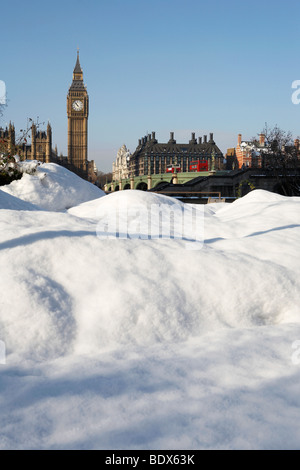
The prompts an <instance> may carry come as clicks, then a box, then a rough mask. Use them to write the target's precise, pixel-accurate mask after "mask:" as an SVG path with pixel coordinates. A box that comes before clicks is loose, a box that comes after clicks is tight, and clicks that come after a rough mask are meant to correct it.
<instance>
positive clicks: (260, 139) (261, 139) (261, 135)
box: [259, 134, 266, 147]
mask: <svg viewBox="0 0 300 470" xmlns="http://www.w3.org/2000/svg"><path fill="white" fill-rule="evenodd" d="M265 138H266V136H265V134H259V145H260V146H261V147H264V146H265Z"/></svg>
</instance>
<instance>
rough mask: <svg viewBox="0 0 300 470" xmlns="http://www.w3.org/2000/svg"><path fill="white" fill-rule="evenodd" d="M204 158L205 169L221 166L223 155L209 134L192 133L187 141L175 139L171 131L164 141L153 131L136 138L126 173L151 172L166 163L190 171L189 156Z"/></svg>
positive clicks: (159, 170) (162, 168) (161, 168)
mask: <svg viewBox="0 0 300 470" xmlns="http://www.w3.org/2000/svg"><path fill="white" fill-rule="evenodd" d="M199 159H201V160H207V161H208V171H211V170H213V169H214V170H222V169H223V168H224V157H223V154H222V152H221V150H220V149H219V148H218V146H217V145H216V143H215V142H214V138H213V134H212V133H211V134H210V138H209V140H208V139H207V135H204V137H203V140H202V137H199V138H198V140H197V139H196V137H195V133H192V135H191V139H190V141H189V143H185V144H181V143H177V142H176V140H175V138H174V132H171V133H170V139H169V141H168V142H166V143H159V142H158V141H157V140H156V137H155V132H152V135H151V134H148V135H147V136H145V137H142V138H141V139H139V141H138V146H137V148H136V150H135V152H134V153H133V154H132V155H131V157H130V162H129V173H130V176H140V175H152V174H160V173H166V171H167V167H168V165H175V164H176V165H178V166H179V167H180V171H181V172H188V171H190V163H191V162H192V161H193V160H199Z"/></svg>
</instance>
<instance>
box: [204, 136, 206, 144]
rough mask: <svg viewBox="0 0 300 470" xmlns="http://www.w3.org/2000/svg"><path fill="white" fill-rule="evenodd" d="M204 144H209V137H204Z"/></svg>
mask: <svg viewBox="0 0 300 470" xmlns="http://www.w3.org/2000/svg"><path fill="white" fill-rule="evenodd" d="M204 143H205V144H207V135H205V136H204Z"/></svg>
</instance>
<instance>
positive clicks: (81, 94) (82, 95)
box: [67, 51, 89, 177]
mask: <svg viewBox="0 0 300 470" xmlns="http://www.w3.org/2000/svg"><path fill="white" fill-rule="evenodd" d="M67 115H68V162H69V163H70V164H71V165H73V166H74V167H75V168H76V169H77V170H78V172H79V174H80V175H82V176H84V177H86V176H87V169H88V164H87V160H88V155H87V143H88V115H89V96H88V93H87V90H86V87H85V85H84V83H83V73H82V69H81V66H80V62H79V51H77V61H76V65H75V68H74V71H73V81H72V84H71V86H70V88H69V92H68V96H67Z"/></svg>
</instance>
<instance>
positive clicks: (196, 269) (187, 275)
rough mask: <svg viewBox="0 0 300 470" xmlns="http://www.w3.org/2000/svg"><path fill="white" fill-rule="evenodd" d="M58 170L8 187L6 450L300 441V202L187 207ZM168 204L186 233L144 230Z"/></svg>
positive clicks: (2, 246)
mask: <svg viewBox="0 0 300 470" xmlns="http://www.w3.org/2000/svg"><path fill="white" fill-rule="evenodd" d="M48 168H49V167H48ZM62 170H63V172H64V174H63V175H62V174H61V172H62ZM41 171H43V168H41ZM48 171H49V173H47V172H46V171H45V173H46V175H47V176H46V180H47V178H48V179H49V181H51V183H49V182H47V184H43V183H41V180H40V178H39V177H37V176H34V175H33V176H32V175H25V179H23V178H22V180H20V181H19V182H15V183H12V184H11V185H9V186H6V187H2V188H0V224H1V231H0V264H1V284H2V289H1V298H0V340H1V341H2V343H1V344H2V346H3V345H4V344H5V347H6V356H5V358H6V363H5V364H0V381H1V382H0V383H1V392H2V393H1V398H0V448H1V449H13V448H14V449H194V450H195V449H299V448H300V427H299V420H300V395H299V381H300V380H299V379H300V263H299V257H300V255H299V248H300V244H299V235H300V199H299V198H285V197H283V196H279V195H276V194H273V193H268V192H266V191H260V190H256V191H252V192H251V193H250V194H248V195H247V196H245V197H244V198H242V199H240V200H237V201H236V202H234V203H232V204H210V205H206V206H194V207H192V206H189V208H187V206H184V205H183V204H181V203H180V202H178V201H175V200H173V199H170V198H168V197H165V196H158V195H154V194H150V193H144V192H140V191H123V192H122V191H121V192H118V193H113V194H110V195H107V196H103V193H101V192H99V196H98V197H97V195H96V193H95V190H97V191H100V190H98V189H97V188H95V187H93V186H92V185H88V183H85V182H82V180H78V179H77V180H76V179H74V180H73V181H71V180H69V182H68V184H69V186H66V183H64V184H62V185H61V186H60V185H59V179H60V178H62V180H64V178H65V177H67V178H68V175H67V173H65V172H66V171H67V170H64V169H60V168H57V167H56V166H55V167H52V168H51V167H50V168H49V170H48ZM37 178H38V179H39V181H37ZM83 183H84V186H85V189H84V190H83V189H82V188H83V187H82V185H83ZM62 186H64V187H62ZM26 188H28V192H26V191H27V189H26ZM49 188H50V189H49ZM66 188H69V189H68V190H67V189H66ZM68 191H69V192H70V195H76V198H75V196H74V201H75V203H74V204H73V203H72V197H70V199H68V197H67V195H68ZM60 193H61V197H59V194H60ZM95 195H96V197H95ZM63 200H64V203H63V204H62V201H63ZM158 206H159V207H160V208H161V212H162V217H161V221H162V224H164V223H165V224H168V223H169V221H170V217H169V216H170V214H169V209H170V207H171V208H174V209H175V210H176V211H178V210H179V211H184V212H185V211H187V217H186V218H183V220H184V222H185V227H184V234H183V237H182V238H181V237H180V233H179V232H176V231H175V232H176V233H175V232H174V234H175V235H176V236H175V238H167V237H165V238H158V235H159V226H158V225H157V224H156V225H155V224H154V225H153V224H152V226H151V228H152V233H151V236H149V237H148V238H149V239H147V237H145V231H143V233H142V234H141V235H142V236H141V237H140V238H138V236H137V233H138V230H139V229H141V227H143V230H144V229H145V225H144V220H145V217H148V216H149V213H150V212H151V209H152V208H153V207H156V208H157V207H158ZM71 207H72V208H71ZM46 209H47V210H46ZM67 209H68V210H67ZM188 211H193V214H194V216H195V214H196V218H197V217H198V220H199V221H200V222H201V223H199V225H198V226H197V225H196V228H197V227H198V228H197V230H200V231H201V237H203V241H199V240H198V241H197V242H193V241H192V240H193V236H194V235H195V226H193V227H192V218H190V217H189V215H190V213H189V212H188ZM116 214H117V215H118V217H119V219H118V220H119V222H120V220H121V221H122V223H123V222H124V220H125V219H128V217H129V219H130V223H129V224H128V227H129V233H130V238H125V237H124V231H123V232H122V234H123V236H122V237H121V238H116V237H114V236H113V232H112V231H111V230H110V228H111V227H110V228H109V226H110V222H111V218H113V217H114V216H116ZM123 226H124V225H123ZM106 228H107V232H106V231H105V230H106ZM203 229H204V233H203V232H202V230H203ZM134 230H135V233H133V231H134ZM0 346H1V345H0ZM0 353H1V348H0ZM2 353H3V351H2ZM2 356H3V354H2ZM0 359H1V357H0ZM2 359H3V357H2ZM2 362H4V361H2Z"/></svg>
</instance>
